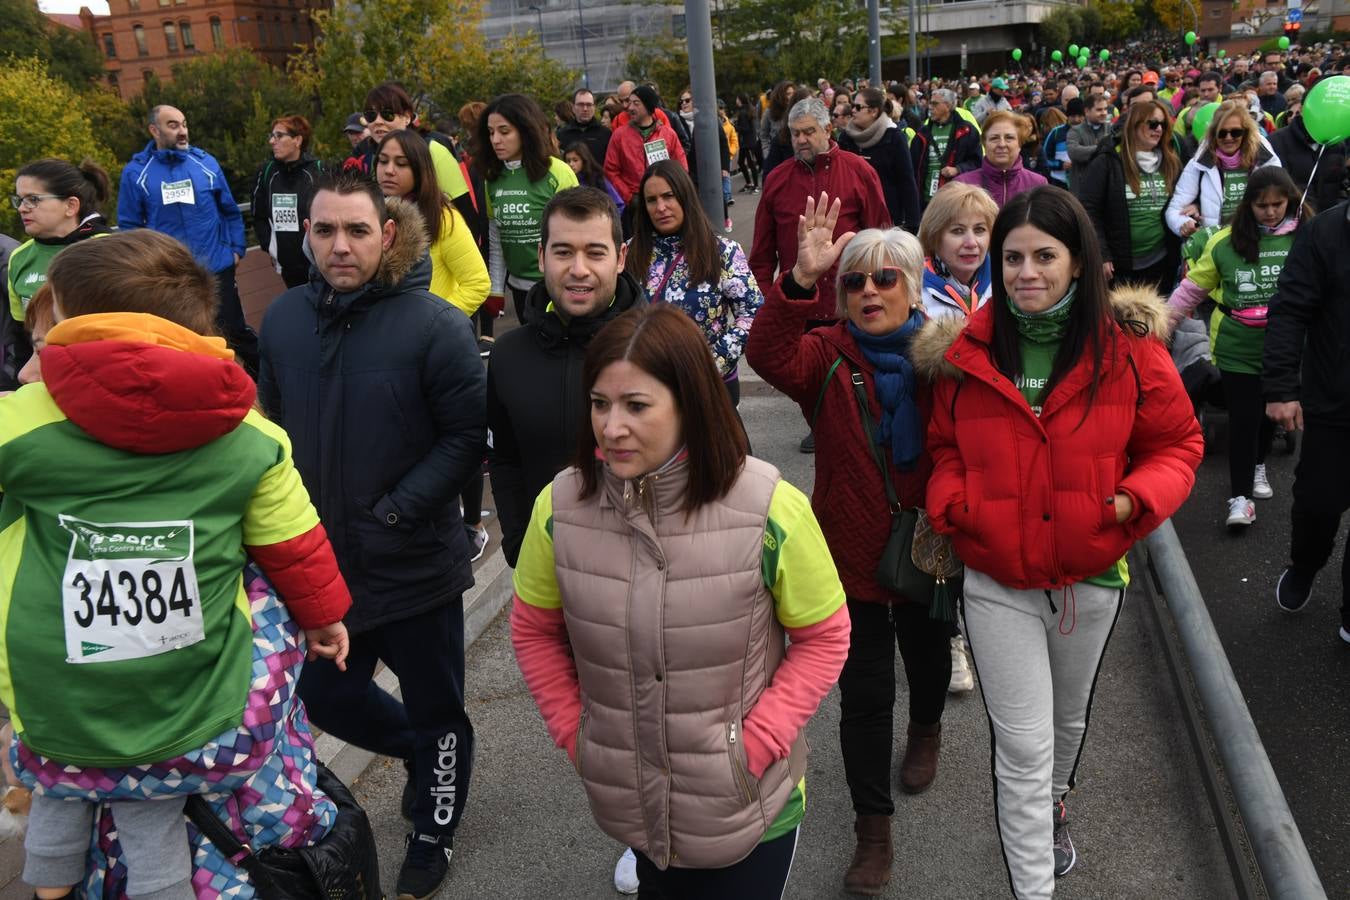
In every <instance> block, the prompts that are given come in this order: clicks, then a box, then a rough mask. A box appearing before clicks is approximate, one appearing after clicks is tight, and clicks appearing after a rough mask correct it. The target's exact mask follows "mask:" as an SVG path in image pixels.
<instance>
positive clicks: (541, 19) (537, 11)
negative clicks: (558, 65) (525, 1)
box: [530, 6, 548, 58]
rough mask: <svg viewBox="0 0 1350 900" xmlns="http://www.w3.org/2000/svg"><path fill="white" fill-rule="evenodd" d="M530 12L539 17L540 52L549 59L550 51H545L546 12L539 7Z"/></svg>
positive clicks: (532, 8)
mask: <svg viewBox="0 0 1350 900" xmlns="http://www.w3.org/2000/svg"><path fill="white" fill-rule="evenodd" d="M530 12H532V13H534V14H535V15H536V16H538V17H539V52H541V53H543V54H544V56H545V57H546V58H547V56H548V51H547V50H545V49H544V11H543V10H542V9H540V8H539V7H537V6H531V7H530Z"/></svg>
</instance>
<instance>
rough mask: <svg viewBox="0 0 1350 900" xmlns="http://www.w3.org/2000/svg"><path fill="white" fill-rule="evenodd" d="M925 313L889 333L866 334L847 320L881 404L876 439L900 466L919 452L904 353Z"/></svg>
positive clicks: (911, 386)
mask: <svg viewBox="0 0 1350 900" xmlns="http://www.w3.org/2000/svg"><path fill="white" fill-rule="evenodd" d="M925 321H927V317H926V316H924V315H923V313H921V312H920V311H918V310H912V311H911V312H910V316H909V319H908V320H907V321H906V322H905V324H904V325H901V326H900V327H899V328H897V329H896V330H895V331H892V332H891V333H890V334H882V335H870V334H868V333H867V332H865V331H862V330H861V329H859V328H857V327H855V326H854V324H853V323H852V322H849V323H848V332H849V334H851V335H853V340H855V341H857V343H858V349H860V350H862V355H863V358H864V359H866V360H867V361H868V362H869V363H870V364H871V365H872V368H873V370H874V371H873V375H872V379H873V381H874V382H875V384H876V391H877V402H879V403H880V404H881V422H880V423H879V425H878V428H877V435H876V438H877V440H878V441H879V442H880V443H881V444H882V446H887V445H889V446H890V448H891V460H892V461H893V462H894V463H895V464H896V466H898V467H899V468H900V469H910V468H912V467H913V466H914V463H915V461H917V460H918V458H919V454H920V453H922V452H923V423H922V422H921V421H920V419H919V407H918V406H917V405H916V404H915V403H914V366H913V365H912V364H911V363H910V361H909V360H908V359H907V358H906V357H905V353H906V352H907V351H908V350H909V341H910V338H912V337H913V336H914V334H915V333H916V332H917V331H918V330H919V328H920V327H921V326H922V325H923V323H924V322H925Z"/></svg>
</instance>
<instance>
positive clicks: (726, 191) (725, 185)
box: [722, 175, 731, 204]
mask: <svg viewBox="0 0 1350 900" xmlns="http://www.w3.org/2000/svg"><path fill="white" fill-rule="evenodd" d="M730 202H731V176H730V175H723V176H722V203H723V204H727V203H730Z"/></svg>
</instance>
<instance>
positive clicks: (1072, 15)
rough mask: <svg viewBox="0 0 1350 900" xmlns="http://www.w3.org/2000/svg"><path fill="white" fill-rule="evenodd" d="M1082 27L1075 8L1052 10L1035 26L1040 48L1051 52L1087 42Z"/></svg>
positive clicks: (1065, 7) (1066, 7) (1064, 7)
mask: <svg viewBox="0 0 1350 900" xmlns="http://www.w3.org/2000/svg"><path fill="white" fill-rule="evenodd" d="M1082 27H1083V20H1082V16H1081V14H1080V13H1079V7H1077V6H1060V7H1057V8H1055V9H1052V10H1051V11H1050V12H1049V13H1047V14H1046V16H1045V18H1043V19H1041V21H1040V24H1039V25H1037V26H1036V28H1037V31H1038V33H1039V35H1040V43H1041V46H1043V47H1049V48H1050V49H1052V50H1056V49H1059V50H1062V49H1064V48H1066V47H1068V46H1069V45H1070V44H1074V43H1081V42H1083V41H1085V40H1087V38H1085V37H1084V36H1083V34H1082Z"/></svg>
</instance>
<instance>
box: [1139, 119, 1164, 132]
mask: <svg viewBox="0 0 1350 900" xmlns="http://www.w3.org/2000/svg"><path fill="white" fill-rule="evenodd" d="M1144 124H1145V125H1147V126H1148V130H1149V131H1162V130H1163V129H1164V128H1166V127H1167V121H1166V120H1165V119H1149V120H1148V121H1147V122H1145V123H1144Z"/></svg>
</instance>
